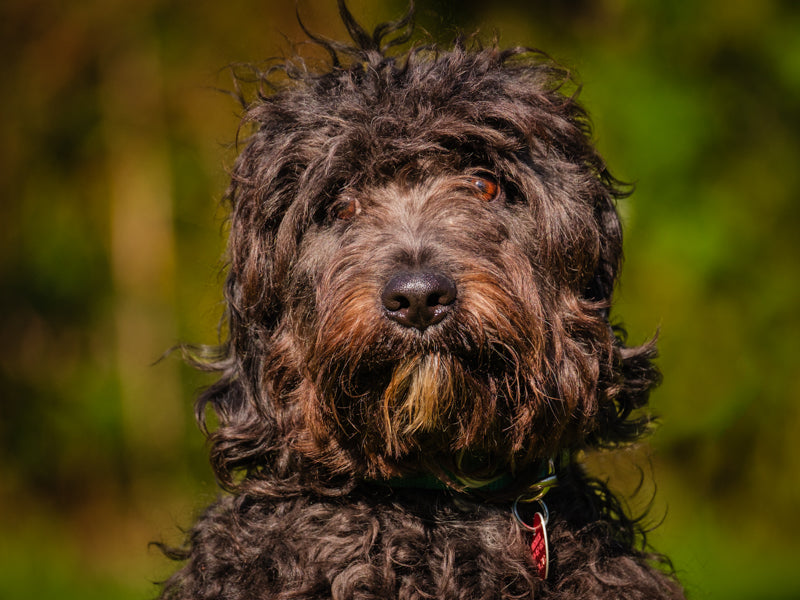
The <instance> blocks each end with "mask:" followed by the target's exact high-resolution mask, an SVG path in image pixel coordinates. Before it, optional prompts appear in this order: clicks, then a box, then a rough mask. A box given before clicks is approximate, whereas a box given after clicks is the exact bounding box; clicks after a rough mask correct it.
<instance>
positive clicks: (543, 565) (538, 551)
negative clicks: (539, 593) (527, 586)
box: [531, 512, 550, 579]
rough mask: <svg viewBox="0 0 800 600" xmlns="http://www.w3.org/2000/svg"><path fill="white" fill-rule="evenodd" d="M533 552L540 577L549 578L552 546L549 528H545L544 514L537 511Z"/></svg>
mask: <svg viewBox="0 0 800 600" xmlns="http://www.w3.org/2000/svg"><path fill="white" fill-rule="evenodd" d="M531 554H532V555H533V562H534V564H535V565H536V570H537V571H538V572H539V577H541V578H542V579H547V573H548V571H549V570H550V546H549V545H548V544H547V529H545V522H544V516H542V513H539V512H537V513H536V514H535V515H533V541H532V542H531Z"/></svg>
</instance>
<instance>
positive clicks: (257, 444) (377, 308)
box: [163, 0, 682, 599]
mask: <svg viewBox="0 0 800 600" xmlns="http://www.w3.org/2000/svg"><path fill="white" fill-rule="evenodd" d="M339 5H340V11H341V14H342V17H343V19H344V21H345V24H346V25H347V28H348V30H349V32H350V35H351V37H352V39H353V42H354V43H353V45H344V44H340V43H337V42H333V41H329V40H323V39H319V38H316V37H314V36H312V39H313V40H314V41H316V42H317V43H318V44H320V45H321V46H322V47H323V48H325V49H326V50H327V52H328V53H329V55H330V66H329V68H327V69H324V70H322V71H315V70H312V69H308V68H307V67H306V65H305V64H303V63H302V61H300V59H295V61H293V62H289V63H288V64H285V65H282V66H281V67H280V68H273V69H270V70H268V71H267V72H265V73H261V74H259V75H260V80H261V82H262V83H263V84H264V85H263V86H262V91H261V93H259V94H258V96H257V97H256V98H255V99H254V100H253V101H252V102H249V103H248V102H245V107H246V114H245V119H244V123H245V124H248V125H253V126H254V133H253V134H252V135H251V136H250V137H249V139H248V141H247V144H246V146H245V148H244V149H243V150H242V152H241V153H240V154H239V157H238V159H237V161H236V163H235V166H234V168H233V173H232V179H231V184H230V187H229V190H228V192H227V198H228V200H229V202H230V211H231V212H230V224H231V227H230V239H229V260H230V264H229V268H228V276H227V281H226V285H225V296H226V300H227V305H228V313H227V314H228V323H227V327H228V339H227V341H226V342H225V344H224V345H223V346H222V347H221V348H218V349H217V350H216V352H214V353H212V356H210V357H209V356H208V355H207V356H206V359H205V360H200V359H196V361H195V362H196V363H197V365H198V366H199V367H201V368H205V369H210V370H214V371H218V372H219V373H220V378H219V380H218V382H217V383H216V384H215V385H213V386H212V387H211V388H210V389H208V390H207V391H206V392H205V393H204V394H203V395H202V396H201V398H200V399H199V401H198V404H197V415H198V418H199V420H200V422H201V425H203V427H204V428H205V419H204V417H205V414H206V408H207V406H209V405H210V406H211V407H212V408H213V410H214V411H215V413H216V415H217V418H218V422H219V425H218V427H217V428H216V429H215V430H214V431H213V432H210V433H209V436H210V441H211V458H212V464H213V466H214V469H215V472H216V474H217V476H218V479H219V481H220V484H221V485H222V486H223V488H224V489H226V490H227V491H228V492H230V493H231V495H229V496H226V497H224V498H223V499H221V500H220V501H219V502H218V503H216V504H215V505H213V506H212V507H211V508H209V509H208V511H207V512H206V513H205V514H204V515H203V516H202V517H201V518H200V520H199V521H198V522H197V524H196V525H195V527H194V529H193V530H192V532H191V536H190V539H189V541H188V546H187V548H186V549H185V550H171V551H169V553H170V554H171V555H172V556H174V557H175V558H177V559H181V560H186V561H187V562H186V565H185V566H184V567H183V568H182V569H181V570H180V571H179V572H178V573H176V574H175V575H174V576H173V577H172V578H171V579H170V580H169V581H168V582H166V584H165V588H164V593H163V594H164V597H165V598H236V599H244V598H337V599H339V598H341V599H344V598H364V599H366V598H389V597H391V598H395V597H396V598H403V599H406V598H408V599H410V598H470V599H473V598H532V597H535V598H562V599H566V598H601V597H613V598H661V597H664V598H679V597H682V593H681V591H680V588H679V586H678V584H677V583H675V582H674V580H673V579H672V577H671V576H669V575H665V574H663V573H662V572H661V571H660V570H659V568H658V565H659V564H661V566H662V567H664V566H667V567H668V563H666V561H665V560H664V559H662V558H661V557H659V556H657V555H654V554H652V553H649V552H648V551H647V550H646V549H645V539H644V533H643V531H642V530H641V527H640V526H639V524H638V522H637V521H636V520H633V519H631V518H629V517H628V516H626V515H625V513H624V511H622V510H621V508H620V506H619V503H618V501H617V500H616V499H615V498H614V496H613V495H612V494H611V493H610V492H609V491H608V490H607V489H606V488H605V486H603V485H602V484H600V483H599V482H596V481H593V480H591V479H588V478H587V477H586V476H584V475H583V474H582V471H581V468H580V466H579V464H578V459H577V457H578V454H579V453H580V452H581V451H583V450H585V449H589V448H599V447H610V446H616V445H619V444H624V443H628V442H631V441H633V440H636V439H638V438H639V437H640V436H641V435H643V434H644V433H645V432H646V430H647V429H648V424H649V419H648V417H647V416H646V415H643V414H641V411H638V410H637V409H641V408H643V407H644V406H645V405H646V403H647V398H648V393H649V391H650V389H651V388H652V387H653V386H654V385H656V384H657V382H658V379H659V376H658V372H657V370H656V369H655V367H654V366H653V364H652V362H651V361H652V359H653V357H654V355H655V349H654V345H653V344H652V343H649V344H645V345H643V346H639V347H628V346H626V344H625V340H624V333H623V332H622V330H621V329H619V328H615V327H613V326H612V325H611V323H610V322H609V310H610V306H611V296H612V290H613V287H614V283H615V279H616V276H617V271H618V269H619V266H620V262H621V246H622V238H621V229H620V223H619V219H618V216H617V213H616V210H615V200H616V199H618V198H620V197H622V196H623V195H625V188H624V186H623V185H622V184H620V183H619V182H618V181H616V180H615V179H614V178H613V177H612V176H611V175H610V174H609V172H608V170H607V169H606V167H605V164H604V162H603V160H602V158H601V157H600V156H599V155H598V154H597V152H596V150H595V149H594V147H593V145H592V143H591V133H590V127H589V123H588V119H587V116H586V114H585V112H584V110H583V109H582V108H581V106H580V105H579V104H578V103H577V101H576V98H575V96H574V94H573V95H570V94H568V93H566V92H565V91H564V90H565V89H566V88H567V87H569V85H570V76H569V74H568V73H567V72H566V71H564V70H563V69H561V68H559V67H557V66H556V65H554V64H553V63H552V62H551V61H550V60H548V59H547V58H546V57H545V56H544V55H542V54H541V53H538V52H535V51H532V50H530V49H526V48H514V49H509V50H501V49H500V48H498V47H497V45H496V44H493V45H492V46H490V47H486V48H484V47H481V46H480V45H479V44H478V43H477V42H474V41H469V40H465V39H463V38H461V39H458V40H456V42H455V44H454V46H453V47H452V48H451V49H448V50H444V49H440V48H437V47H435V46H417V47H413V48H412V49H411V50H409V51H407V52H405V53H401V52H397V51H395V50H394V49H393V48H394V47H396V46H399V45H401V44H403V43H405V42H406V41H407V40H408V39H409V37H410V35H411V22H412V12H413V6H412V10H410V11H409V14H408V15H406V17H404V18H403V19H401V20H399V21H397V22H393V23H388V24H383V25H380V26H378V27H377V28H376V29H375V31H374V32H373V33H372V34H369V33H368V32H366V31H365V30H364V29H362V28H361V27H360V26H359V25H358V24H357V23H356V22H355V21H354V20H353V18H352V16H351V15H350V13H349V12H348V10H347V9H346V7H345V6H344V2H342V1H341V0H340V2H339ZM267 88H269V93H267V91H266V89H267ZM476 178H477V179H476ZM486 178H488V181H489V182H490V183H488V184H487V183H485V181H486ZM476 181H483V183H481V184H480V185H481V186H483V187H476ZM494 184H496V191H495V187H491V186H493V185H494ZM486 185H489V186H490V189H491V190H492V193H484V192H483V191H484V188H485V186H486ZM419 269H425V270H429V271H430V270H432V271H435V272H436V273H444V274H446V277H447V278H448V280H452V281H453V285H454V289H455V290H457V299H456V300H455V302H454V304H453V305H452V307H449V308H448V311H449V312H448V314H447V315H446V317H445V318H444V319H443V320H442V321H441V322H437V323H436V324H435V325H432V326H430V327H425V328H420V329H417V328H414V327H404V326H401V325H398V323H397V322H395V321H394V320H392V319H390V318H387V313H386V310H385V307H382V306H381V300H380V298H381V291H382V290H383V289H384V287H385V286H386V285H387V281H388V280H389V279H390V278H391V277H392V276H393V275H394V274H396V273H398V272H400V273H402V272H407V271H415V270H419ZM206 354H208V353H206ZM553 457H557V459H558V460H557V463H558V473H557V475H558V478H559V486H558V488H556V489H555V490H553V491H551V492H550V493H549V494H548V496H547V503H548V506H549V507H550V512H551V521H550V525H549V526H550V545H551V548H552V557H551V563H552V564H551V572H550V576H549V577H548V579H547V580H542V579H540V578H539V576H538V575H537V573H536V570H535V569H534V568H533V565H532V561H531V555H530V548H529V544H530V540H529V539H526V538H527V535H528V534H527V533H526V532H525V531H524V530H522V529H521V528H520V526H519V525H518V524H517V522H516V521H515V520H514V518H513V517H512V513H511V510H510V505H511V502H512V501H513V499H514V498H515V497H517V496H518V495H520V494H522V493H524V492H525V491H526V490H528V489H529V488H530V487H531V485H533V484H534V483H535V482H536V480H537V479H538V478H540V477H541V471H542V465H543V464H547V461H548V459H551V458H553ZM415 477H423V478H428V479H438V481H439V482H440V485H439V487H441V488H442V489H430V490H421V489H407V488H399V487H397V486H394V485H393V482H397V481H398V480H399V481H409V480H410V479H409V478H415ZM498 480H502V481H503V482H504V484H503V485H500V486H497V485H483V484H486V483H491V482H496V481H498ZM433 487H437V486H433Z"/></svg>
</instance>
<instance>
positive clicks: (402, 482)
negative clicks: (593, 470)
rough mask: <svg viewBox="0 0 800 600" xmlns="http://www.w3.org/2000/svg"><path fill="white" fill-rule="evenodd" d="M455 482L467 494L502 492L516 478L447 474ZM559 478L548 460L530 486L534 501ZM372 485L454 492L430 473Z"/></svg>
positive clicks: (387, 480) (553, 464)
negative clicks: (474, 478) (470, 478)
mask: <svg viewBox="0 0 800 600" xmlns="http://www.w3.org/2000/svg"><path fill="white" fill-rule="evenodd" d="M447 475H448V476H451V478H452V480H453V481H456V482H458V483H460V484H461V485H462V486H463V488H464V491H465V492H466V493H470V492H478V493H483V492H501V491H503V490H505V489H507V488H508V487H510V486H511V484H512V483H513V482H514V476H513V475H511V474H510V473H503V474H502V475H498V476H497V477H494V478H492V479H489V480H485V481H484V480H465V479H463V478H459V477H456V476H454V475H452V474H451V473H449V472H447ZM557 482H558V480H557V477H556V474H555V462H554V461H553V459H550V460H548V461H547V462H546V463H544V464H543V465H542V467H541V468H540V469H539V475H538V477H537V480H536V483H534V484H533V485H531V486H530V492H531V495H532V498H533V499H537V498H541V496H543V495H544V494H545V493H546V492H547V490H549V489H550V488H551V487H553V486H555V485H557ZM372 483H379V484H383V485H386V486H389V487H392V488H398V489H419V490H437V491H446V490H450V491H452V490H454V488H453V487H452V486H450V485H448V484H447V483H445V482H444V481H442V480H441V479H440V478H439V477H436V476H435V475H433V474H431V473H428V474H424V475H415V476H412V477H393V478H391V479H383V480H374V481H372Z"/></svg>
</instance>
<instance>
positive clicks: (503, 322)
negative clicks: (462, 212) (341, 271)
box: [304, 286, 563, 474]
mask: <svg viewBox="0 0 800 600" xmlns="http://www.w3.org/2000/svg"><path fill="white" fill-rule="evenodd" d="M492 290H493V291H495V292H496V293H495V294H490V293H488V292H487V290H486V289H485V288H484V289H483V290H481V291H482V293H481V294H480V296H479V297H478V298H479V299H478V300H477V301H476V299H475V296H470V295H469V294H468V293H466V292H465V293H464V294H463V296H462V303H461V307H460V308H459V309H458V311H457V312H456V313H455V314H453V315H452V317H451V318H450V319H449V320H447V321H445V322H443V323H441V324H440V325H439V326H437V327H436V328H433V329H432V330H428V331H425V332H424V333H420V332H417V331H415V330H401V329H399V328H398V327H397V326H396V325H395V324H393V323H390V322H388V321H387V320H386V319H385V318H383V317H382V315H380V314H375V312H374V309H373V308H372V307H371V306H367V305H366V303H365V305H359V304H358V303H357V302H355V301H350V302H347V301H344V300H343V301H340V302H338V303H336V304H333V305H334V306H337V307H338V310H336V311H332V312H331V313H329V314H327V315H324V318H323V323H322V324H321V326H319V327H317V328H316V332H317V333H316V336H315V338H314V342H313V343H311V344H310V346H309V353H308V354H307V356H306V360H305V364H306V365H307V368H308V371H307V373H306V378H307V379H306V380H307V381H308V382H309V384H310V385H312V386H313V388H314V390H315V393H314V401H313V404H310V403H307V404H306V406H305V409H304V410H305V412H306V415H307V418H308V421H309V424H310V425H311V426H312V429H313V430H314V434H315V436H316V437H317V438H318V440H319V441H320V442H321V443H322V444H328V443H330V439H331V438H333V439H335V440H337V445H339V446H340V447H342V448H346V449H350V451H351V452H352V453H353V454H356V455H358V456H362V457H364V458H366V462H367V463H368V469H369V470H374V468H377V471H379V472H381V474H386V473H392V472H396V471H397V469H398V468H399V469H400V470H401V471H402V465H403V464H410V465H415V466H419V465H421V464H432V463H436V464H438V465H442V464H448V465H450V466H449V467H448V470H451V472H452V470H453V465H454V461H457V460H458V457H463V456H465V455H468V456H471V457H475V456H480V457H483V458H482V460H481V461H478V462H481V463H482V464H491V465H493V466H492V467H491V468H495V469H502V468H508V466H509V464H513V463H525V462H529V461H531V460H534V459H538V458H540V455H541V454H542V452H544V451H545V450H544V449H543V448H542V447H541V444H539V443H531V438H532V435H533V432H536V431H539V432H543V431H544V432H553V433H554V437H556V436H557V435H558V429H560V427H562V426H563V419H560V417H559V413H560V412H562V410H563V407H561V406H559V405H558V403H557V402H554V400H553V399H554V396H553V394H552V393H548V392H547V391H546V389H547V388H548V387H549V386H548V380H547V373H548V368H547V366H546V360H545V359H544V354H545V352H544V351H543V347H544V343H543V332H542V331H541V329H540V328H538V327H537V325H538V324H540V323H542V321H541V320H539V319H536V318H533V317H532V315H531V312H530V311H527V312H525V311H523V310H521V308H524V306H523V305H521V304H520V302H519V301H518V300H514V299H513V298H511V297H509V296H508V295H507V294H503V293H501V292H500V290H499V286H493V288H492ZM351 299H352V296H351ZM559 421H561V422H560V423H559ZM547 437H548V441H552V439H553V438H550V436H547ZM398 465H400V466H399V467H398ZM481 468H482V467H481Z"/></svg>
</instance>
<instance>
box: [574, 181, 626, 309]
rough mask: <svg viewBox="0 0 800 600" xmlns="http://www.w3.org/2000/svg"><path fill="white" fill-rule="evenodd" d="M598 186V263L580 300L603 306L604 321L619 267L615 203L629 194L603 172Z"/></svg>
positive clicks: (619, 255) (595, 207)
mask: <svg viewBox="0 0 800 600" xmlns="http://www.w3.org/2000/svg"><path fill="white" fill-rule="evenodd" d="M599 183H600V190H599V191H598V195H597V196H596V198H595V205H594V218H595V222H596V224H597V231H598V234H599V239H598V243H599V248H598V257H597V259H598V260H597V265H596V267H595V270H594V273H593V274H592V276H591V278H590V279H589V281H588V282H587V284H586V287H585V289H584V297H585V298H586V299H588V300H592V301H593V302H597V303H600V304H605V305H606V307H607V308H606V309H605V316H606V318H608V312H609V309H610V305H611V297H612V295H613V292H614V285H615V283H616V280H617V274H618V273H619V269H620V266H621V264H622V226H621V223H620V218H619V214H618V213H617V208H616V206H615V201H616V200H617V199H619V198H622V197H625V196H627V195H628V194H629V193H630V191H629V190H628V188H627V187H626V186H624V184H622V183H621V182H619V181H617V180H616V179H614V178H613V177H612V176H611V175H610V174H609V173H608V172H607V171H606V172H603V173H601V174H600V181H599Z"/></svg>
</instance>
